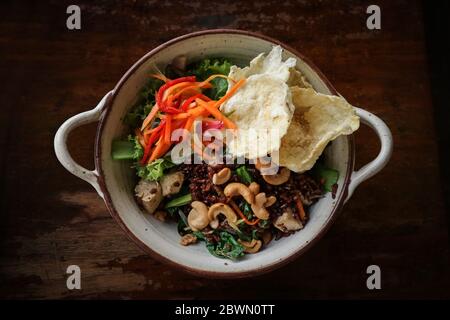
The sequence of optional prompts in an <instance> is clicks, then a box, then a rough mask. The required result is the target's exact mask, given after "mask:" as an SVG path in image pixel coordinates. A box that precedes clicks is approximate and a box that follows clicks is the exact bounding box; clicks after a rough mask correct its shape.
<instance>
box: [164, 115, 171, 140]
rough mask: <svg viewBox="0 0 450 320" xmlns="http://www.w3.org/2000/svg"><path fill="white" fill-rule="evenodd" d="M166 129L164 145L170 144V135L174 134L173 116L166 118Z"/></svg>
mask: <svg viewBox="0 0 450 320" xmlns="http://www.w3.org/2000/svg"><path fill="white" fill-rule="evenodd" d="M165 120H166V127H165V128H164V143H165V144H170V134H171V133H172V116H171V115H170V114H168V115H167V116H166V119H165Z"/></svg>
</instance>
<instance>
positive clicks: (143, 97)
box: [123, 78, 164, 129]
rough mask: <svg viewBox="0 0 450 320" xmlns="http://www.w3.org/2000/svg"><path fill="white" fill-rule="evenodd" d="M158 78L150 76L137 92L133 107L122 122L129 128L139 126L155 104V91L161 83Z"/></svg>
mask: <svg viewBox="0 0 450 320" xmlns="http://www.w3.org/2000/svg"><path fill="white" fill-rule="evenodd" d="M163 83H164V82H162V81H161V80H159V79H155V78H150V79H149V80H148V82H147V83H146V85H145V86H144V87H143V88H142V90H141V91H140V93H139V97H138V100H137V102H136V103H135V105H134V106H133V108H132V109H131V111H130V112H128V113H127V114H126V116H125V118H124V119H123V120H124V123H125V124H127V125H128V126H130V127H131V128H133V129H134V128H136V127H138V126H140V124H141V122H142V121H143V120H144V119H145V117H146V116H147V115H148V113H149V112H150V110H151V108H152V107H153V106H154V104H155V93H156V92H157V91H158V89H159V87H161V86H162V85H163Z"/></svg>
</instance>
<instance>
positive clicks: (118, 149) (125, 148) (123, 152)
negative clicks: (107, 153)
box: [111, 140, 134, 160]
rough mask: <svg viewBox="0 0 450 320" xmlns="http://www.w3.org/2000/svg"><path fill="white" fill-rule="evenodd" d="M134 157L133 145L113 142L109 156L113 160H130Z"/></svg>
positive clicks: (131, 143)
mask: <svg viewBox="0 0 450 320" xmlns="http://www.w3.org/2000/svg"><path fill="white" fill-rule="evenodd" d="M133 155H134V143H133V142H131V141H123V140H114V141H113V142H112V145H111V156H112V158H113V159H114V160H130V159H133Z"/></svg>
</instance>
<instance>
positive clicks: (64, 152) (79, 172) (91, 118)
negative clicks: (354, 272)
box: [54, 91, 112, 198]
mask: <svg viewBox="0 0 450 320" xmlns="http://www.w3.org/2000/svg"><path fill="white" fill-rule="evenodd" d="M111 94H112V91H110V92H108V93H107V94H106V95H105V96H104V97H103V99H102V100H101V101H100V102H99V103H98V105H97V106H96V107H95V108H94V109H92V110H89V111H85V112H82V113H79V114H76V115H74V116H73V117H71V118H69V119H67V120H66V121H65V122H64V123H63V124H62V125H61V127H59V129H58V131H57V132H56V135H55V140H54V147H55V153H56V157H57V158H58V160H59V162H61V164H62V165H63V166H64V168H66V169H67V170H68V171H69V172H70V173H72V174H73V175H75V176H77V177H78V178H81V179H83V180H84V181H86V182H89V183H90V184H91V185H92V186H93V187H94V188H95V190H96V191H97V193H98V194H99V195H100V196H101V197H102V198H103V192H102V190H101V188H100V185H99V184H98V174H97V170H92V171H91V170H88V169H86V168H84V167H82V166H80V165H79V164H78V163H76V162H75V160H73V158H72V156H71V155H70V153H69V150H68V148H67V138H68V136H69V133H70V132H71V131H72V130H73V129H75V128H77V127H79V126H82V125H85V124H88V123H91V122H95V121H98V119H99V118H100V115H101V114H102V111H103V107H104V106H105V105H106V101H107V99H108V98H109V97H110V96H111Z"/></svg>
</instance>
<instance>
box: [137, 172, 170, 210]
mask: <svg viewBox="0 0 450 320" xmlns="http://www.w3.org/2000/svg"><path fill="white" fill-rule="evenodd" d="M134 191H135V193H136V197H137V199H138V201H139V202H140V203H141V204H142V205H143V206H144V209H145V211H147V212H148V213H153V212H155V210H156V208H158V206H159V204H160V203H161V200H162V199H163V195H162V191H161V185H160V184H159V183H158V182H156V181H149V180H144V179H141V181H139V183H138V184H137V186H136V188H134Z"/></svg>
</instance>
